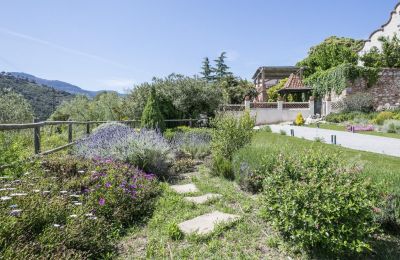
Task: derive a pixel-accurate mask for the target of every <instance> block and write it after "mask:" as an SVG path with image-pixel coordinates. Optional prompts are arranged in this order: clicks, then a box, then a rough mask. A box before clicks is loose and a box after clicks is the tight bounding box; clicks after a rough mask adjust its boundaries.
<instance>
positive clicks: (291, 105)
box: [283, 102, 310, 109]
mask: <svg viewBox="0 0 400 260" xmlns="http://www.w3.org/2000/svg"><path fill="white" fill-rule="evenodd" d="M283 108H284V109H308V108H310V103H309V102H285V103H283Z"/></svg>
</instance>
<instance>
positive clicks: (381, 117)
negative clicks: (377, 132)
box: [375, 111, 394, 125]
mask: <svg viewBox="0 0 400 260" xmlns="http://www.w3.org/2000/svg"><path fill="white" fill-rule="evenodd" d="M393 116H394V113H393V112H390V111H383V112H380V113H379V114H378V115H377V116H376V118H375V123H376V124H378V125H383V123H384V122H385V121H386V120H388V119H392V118H393Z"/></svg>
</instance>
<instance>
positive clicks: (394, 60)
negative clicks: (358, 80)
mask: <svg viewBox="0 0 400 260" xmlns="http://www.w3.org/2000/svg"><path fill="white" fill-rule="evenodd" d="M379 41H380V42H381V43H382V50H380V49H378V48H377V47H373V48H372V49H371V50H370V51H369V52H367V53H366V54H365V55H364V56H362V57H361V60H362V61H363V62H364V66H367V67H374V68H381V67H386V68H400V39H399V38H398V37H397V35H395V36H393V38H390V37H381V38H380V39H379Z"/></svg>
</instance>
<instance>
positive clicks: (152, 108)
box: [141, 87, 165, 132]
mask: <svg viewBox="0 0 400 260" xmlns="http://www.w3.org/2000/svg"><path fill="white" fill-rule="evenodd" d="M157 101H158V100H157V96H156V89H155V88H154V87H152V88H151V91H150V96H149V98H148V99H147V104H146V106H145V108H144V110H143V114H142V120H141V126H142V128H147V129H156V130H159V131H161V132H163V131H164V130H165V122H164V118H163V116H162V114H161V112H160V108H159V107H158V102H157Z"/></svg>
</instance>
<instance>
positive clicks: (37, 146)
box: [0, 119, 198, 155]
mask: <svg viewBox="0 0 400 260" xmlns="http://www.w3.org/2000/svg"><path fill="white" fill-rule="evenodd" d="M197 121H198V119H173V120H165V123H166V125H167V126H168V127H171V125H173V126H174V127H175V126H180V125H187V126H190V127H192V126H194V124H195V123H196V122H197ZM110 122H116V123H122V124H127V125H130V126H132V127H137V126H138V124H140V120H125V121H84V122H81V121H43V122H34V123H30V124H0V131H10V130H24V129H33V140H34V142H33V143H34V151H35V155H47V154H51V153H55V152H58V151H60V150H63V149H65V148H67V147H70V146H72V145H74V144H75V143H76V142H75V141H74V140H73V126H74V125H86V134H87V135H89V134H90V130H91V126H92V125H98V124H104V123H110ZM59 125H68V143H67V144H65V145H63V146H59V147H56V148H54V149H51V150H48V151H44V152H42V151H41V141H40V139H41V138H40V128H41V127H44V126H59Z"/></svg>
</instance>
